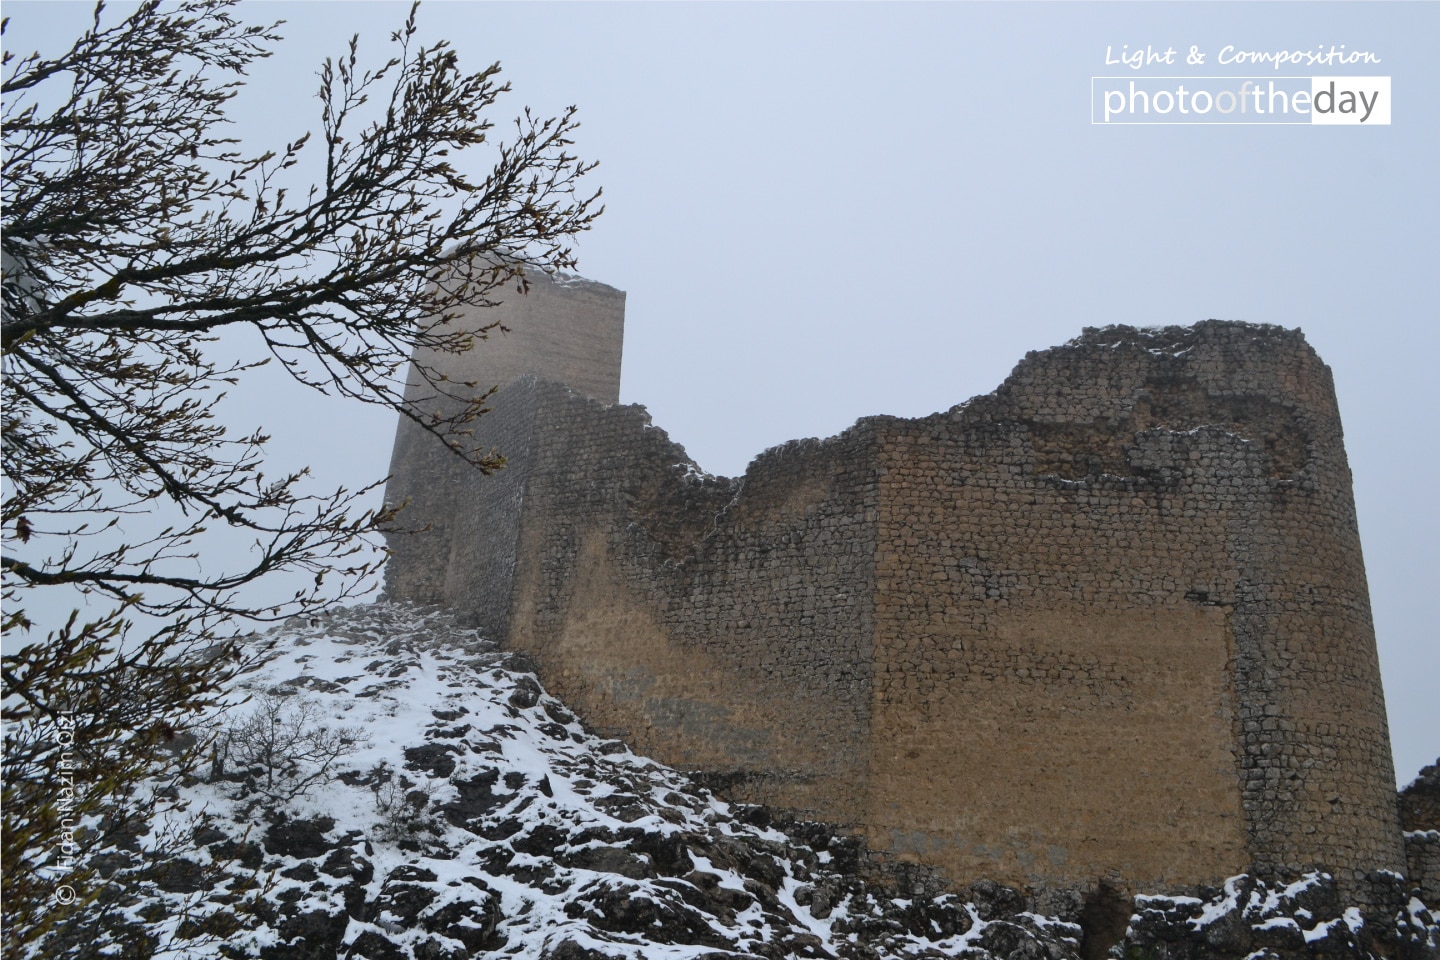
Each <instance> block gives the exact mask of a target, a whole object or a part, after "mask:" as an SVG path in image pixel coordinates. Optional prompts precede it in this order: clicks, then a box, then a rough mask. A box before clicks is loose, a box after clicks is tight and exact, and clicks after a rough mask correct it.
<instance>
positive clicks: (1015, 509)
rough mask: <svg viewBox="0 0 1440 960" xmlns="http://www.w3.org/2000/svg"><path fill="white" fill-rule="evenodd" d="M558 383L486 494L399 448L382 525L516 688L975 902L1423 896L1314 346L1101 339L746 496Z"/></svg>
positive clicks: (434, 457) (850, 435)
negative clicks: (1001, 893)
mask: <svg viewBox="0 0 1440 960" xmlns="http://www.w3.org/2000/svg"><path fill="white" fill-rule="evenodd" d="M604 302H605V303H608V304H610V305H613V303H614V302H615V298H613V297H611V298H610V299H609V300H608V301H604ZM571 306H572V307H573V304H571ZM570 319H571V322H573V323H575V324H578V325H579V326H580V327H581V328H582V330H581V332H582V333H584V330H585V329H589V328H588V327H587V326H586V324H587V321H586V319H585V315H584V311H583V310H573V311H572V313H571V314H570ZM612 320H613V318H612V317H610V316H609V315H608V314H607V315H606V316H605V317H602V318H601V320H597V321H596V325H597V328H603V330H606V331H613V330H614V329H615V326H614V324H613V322H612ZM602 321H603V322H602ZM606 324H609V325H608V326H607V325H606ZM592 333H593V331H592ZM585 335H586V336H589V334H585ZM606 335H608V334H606ZM479 350H480V353H481V354H482V355H483V351H484V350H485V345H483V344H482V345H481V346H480V348H479ZM607 356H609V355H607ZM542 359H543V358H542ZM572 359H573V358H572ZM570 362H571V361H570V360H567V361H565V363H570ZM604 362H610V361H609V360H605V359H603V358H602V359H600V360H597V361H596V365H597V367H598V366H600V365H603V363H604ZM613 362H614V371H613V372H614V374H615V377H616V382H617V383H618V351H616V352H615V353H614V354H613ZM565 363H559V364H556V363H550V364H549V365H548V366H547V364H546V363H541V364H539V365H538V367H537V369H536V370H535V373H537V374H538V376H525V377H522V378H521V379H518V380H516V381H514V382H511V383H509V384H508V385H507V386H505V387H504V388H503V389H502V390H501V391H500V392H499V393H498V394H497V395H496V396H495V397H494V400H493V407H494V412H492V413H491V414H488V415H487V416H485V417H484V418H482V420H481V421H480V424H479V426H478V427H477V436H480V437H482V438H483V439H484V440H485V441H486V442H487V443H493V444H494V445H495V446H496V447H497V448H498V449H500V450H501V452H502V453H504V454H505V455H506V457H507V458H508V459H509V465H508V466H507V468H506V469H505V470H503V471H501V472H500V473H498V474H496V475H495V476H493V477H489V478H485V477H480V476H478V475H473V474H466V473H465V472H464V471H463V470H462V469H460V468H459V467H458V466H457V464H456V463H451V462H448V461H445V460H444V456H445V455H444V454H443V451H441V450H440V449H439V445H438V444H429V445H427V444H424V443H421V442H419V441H418V440H417V438H415V437H413V436H407V435H406V433H405V431H404V430H402V431H401V435H400V436H399V437H398V438H397V444H396V454H395V459H394V464H393V468H392V469H393V473H394V478H393V480H392V486H391V496H392V499H393V500H396V501H398V500H399V499H401V498H409V499H410V500H411V502H412V507H411V510H410V511H407V519H406V522H407V524H411V525H414V526H423V525H424V524H432V527H431V529H430V531H429V532H428V533H425V534H421V535H418V536H401V535H396V536H393V537H391V547H392V550H393V551H394V555H393V557H392V559H391V561H390V565H389V567H388V569H387V590H388V591H389V593H390V594H391V595H392V596H395V597H397V598H402V599H411V600H418V601H423V602H440V603H443V604H445V605H446V606H448V607H450V608H452V609H454V610H456V611H459V612H461V613H463V614H466V615H468V616H470V617H471V618H473V619H474V620H476V621H477V622H478V623H479V624H480V625H482V626H483V627H484V628H485V629H486V630H487V631H488V632H490V633H491V634H492V635H494V636H496V637H498V638H502V639H503V640H504V641H505V642H506V643H507V644H509V645H510V646H512V647H514V648H516V649H520V650H524V651H526V652H528V653H530V654H531V655H532V656H533V657H534V658H535V660H536V662H537V663H538V664H539V666H540V672H541V675H542V676H543V677H544V679H545V682H546V684H547V686H548V687H549V688H550V689H551V690H552V691H554V692H555V693H556V694H557V695H559V696H561V697H563V698H564V699H565V700H566V701H567V702H568V703H570V704H571V705H572V706H574V707H576V708H577V709H579V710H580V711H581V712H582V713H583V714H584V715H585V716H586V719H587V721H588V722H590V723H591V724H592V725H593V726H595V727H596V728H597V729H599V730H600V731H601V732H603V733H605V734H607V735H612V736H620V737H624V738H625V739H626V740H627V741H628V742H630V743H631V744H632V746H634V747H635V748H636V749H637V750H641V751H643V752H647V753H650V754H652V755H654V756H656V757H657V758H659V759H661V760H663V761H664V762H667V763H670V764H674V765H679V766H682V767H686V768H690V769H695V770H697V771H700V772H701V773H702V774H703V776H704V777H706V778H707V781H708V782H710V783H713V784H716V785H721V786H725V787H726V788H727V790H728V793H729V795H730V796H732V797H736V798H739V799H744V800H748V801H757V802H764V803H768V804H772V805H775V806H778V807H781V808H785V809H788V810H791V811H794V812H796V813H799V814H802V815H804V816H809V817H814V818H817V819H823V820H827V821H831V822H837V823H840V824H843V825H846V826H847V827H849V828H850V829H853V830H855V831H856V832H858V833H861V834H863V835H864V836H865V837H866V839H867V841H868V842H869V844H870V846H871V847H872V848H873V849H875V850H878V851H882V852H884V853H885V854H886V855H887V856H889V857H891V858H893V859H895V860H897V861H901V862H904V861H911V862H918V863H923V864H928V865H931V866H933V867H938V868H939V869H941V870H942V871H944V872H945V873H947V874H949V875H950V876H951V877H952V878H954V879H955V880H957V881H959V882H966V881H968V880H971V879H975V878H977V877H982V876H983V877H991V878H995V879H999V880H1002V881H1005V882H1011V883H1015V884H1019V885H1024V886H1028V887H1030V888H1031V889H1043V888H1057V889H1058V888H1076V887H1085V886H1093V884H1095V883H1097V882H1099V881H1101V880H1104V881H1105V882H1107V883H1110V884H1113V885H1120V886H1128V887H1131V888H1134V887H1135V886H1137V885H1145V886H1146V887H1147V888H1149V889H1152V890H1153V889H1157V888H1160V887H1167V886H1169V887H1174V888H1176V889H1179V888H1181V887H1184V886H1187V885H1193V884H1197V883H1211V882H1215V881H1217V880H1219V879H1221V878H1223V877H1225V876H1229V875H1232V874H1235V873H1239V872H1243V871H1251V872H1254V873H1255V874H1257V875H1259V876H1262V877H1269V876H1277V877H1283V876H1286V875H1291V874H1296V873H1298V872H1300V871H1302V870H1305V869H1310V868H1316V867H1318V868H1322V869H1326V870H1330V871H1332V872H1334V873H1335V874H1336V877H1337V879H1338V881H1339V883H1340V884H1341V887H1342V888H1343V889H1344V890H1345V891H1346V894H1347V895H1348V896H1352V897H1356V898H1358V899H1361V900H1365V899H1366V898H1367V897H1368V896H1369V895H1368V894H1367V892H1366V891H1367V890H1368V889H1369V885H1370V884H1371V881H1372V880H1374V879H1375V878H1377V877H1381V874H1379V873H1377V871H1392V872H1394V873H1397V874H1403V873H1404V872H1405V870H1406V861H1405V854H1404V849H1403V846H1402V840H1401V834H1400V830H1399V826H1398V823H1397V820H1396V812H1395V800H1394V797H1395V792H1394V788H1395V785H1394V782H1393V773H1392V772H1391V771H1392V767H1391V759H1390V752H1389V737H1388V731H1387V728H1386V720H1385V712H1384V701H1383V694H1382V691H1381V687H1380V680H1379V670H1378V664H1377V659H1376V653H1375V642H1374V633H1373V627H1372V625H1371V620H1370V611H1369V599H1368V589H1367V586H1366V583H1365V574H1364V566H1363V561H1362V558H1361V553H1360V544H1359V539H1358V534H1357V530H1356V524H1355V515H1354V506H1353V502H1352V496H1351V486H1350V475H1349V469H1348V466H1347V464H1346V460H1345V453H1344V448H1343V440H1342V436H1341V429H1340V422H1339V416H1338V412H1337V408H1336V403H1335V397H1334V390H1333V385H1332V382H1331V378H1330V372H1329V370H1328V368H1326V367H1325V365H1324V364H1323V363H1322V362H1321V361H1320V360H1319V359H1318V358H1317V357H1316V356H1315V353H1314V351H1313V350H1311V348H1310V347H1309V346H1308V345H1307V344H1306V343H1305V341H1304V339H1303V337H1302V336H1301V334H1300V333H1299V332H1298V331H1288V330H1284V329H1281V328H1277V327H1266V326H1256V325H1249V324H1239V323H1224V322H1217V321H1209V322H1206V323H1202V324H1198V325H1196V326H1195V327H1191V328H1178V327H1169V328H1164V329H1155V330H1137V329H1132V328H1126V327H1109V328H1105V329H1100V330H1086V331H1085V332H1084V334H1082V336H1080V337H1079V338H1077V339H1076V340H1075V341H1072V342H1071V343H1069V344H1067V345H1065V346H1063V347H1058V348H1055V349H1052V350H1047V351H1043V352H1035V353H1031V354H1029V355H1028V356H1027V357H1026V358H1025V359H1024V360H1023V361H1022V362H1021V363H1020V364H1019V365H1018V366H1017V367H1016V369H1015V371H1014V373H1013V374H1012V375H1011V376H1010V377H1009V378H1008V379H1007V380H1006V382H1005V383H1004V384H1003V385H1002V386H1001V387H1000V388H999V389H997V390H996V391H995V392H994V393H993V394H990V395H988V396H984V397H977V398H975V399H974V400H971V401H969V402H968V403H965V404H961V405H960V406H957V407H955V408H953V409H952V410H950V411H947V412H944V413H939V414H935V415H933V416H930V417H925V418H920V419H916V420H902V419H898V418H891V417H875V418H868V419H865V420H862V421H860V422H859V423H857V424H856V425H855V426H854V427H853V428H851V429H850V430H848V431H846V432H845V433H843V434H841V435H839V436H837V437H834V438H831V439H828V440H824V441H816V440H805V441H795V442H792V443H790V444H787V445H785V446H782V447H779V448H776V449H774V450H770V451H767V452H766V453H764V454H762V455H761V456H760V457H758V458H756V460H755V461H754V462H753V463H752V464H751V466H750V468H749V469H748V470H747V472H746V474H745V476H744V477H742V478H738V479H727V478H719V477H711V476H707V475H705V474H704V473H703V472H701V471H700V470H699V468H698V467H697V466H696V465H695V464H694V463H693V462H692V461H691V460H690V459H689V458H688V457H687V456H686V455H685V453H684V451H683V449H681V448H680V447H679V446H677V445H676V444H674V443H672V442H671V441H670V440H669V439H668V437H666V435H665V434H664V432H663V431H661V430H659V429H657V428H655V427H654V426H653V425H652V424H651V423H650V421H649V417H648V415H647V414H646V413H645V411H644V410H643V408H641V407H636V406H619V405H615V404H613V402H601V400H607V401H613V397H604V398H601V400H596V399H592V398H590V397H587V396H585V395H583V394H582V393H580V392H577V391H574V390H572V389H570V388H569V387H567V386H565V385H563V384H562V383H559V382H555V380H557V379H562V377H561V376H560V374H561V373H563V371H562V370H560V369H559V368H561V367H564V366H565ZM587 376H588V377H589V378H590V382H592V383H594V382H605V380H606V378H605V375H604V371H598V372H597V371H596V370H591V371H589V373H588V374H587ZM431 447H433V448H434V449H433V450H432V449H430V448H431ZM451 460H453V458H451ZM412 518H413V519H412ZM417 520H418V521H421V522H418V523H417V522H416V521H417ZM1379 882H1380V884H1381V886H1385V883H1386V881H1384V880H1383V879H1382V880H1380V881H1379Z"/></svg>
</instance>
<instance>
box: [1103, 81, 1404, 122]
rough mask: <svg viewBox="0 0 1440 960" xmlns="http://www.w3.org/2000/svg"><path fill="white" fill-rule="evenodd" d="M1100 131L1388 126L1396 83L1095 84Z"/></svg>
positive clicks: (1191, 82)
mask: <svg viewBox="0 0 1440 960" xmlns="http://www.w3.org/2000/svg"><path fill="white" fill-rule="evenodd" d="M1090 122H1091V123H1094V124H1140V123H1150V124H1177V123H1231V124H1234V123H1248V124H1280V123H1285V124H1296V123H1307V124H1326V125H1332V126H1335V125H1353V126H1367V127H1373V126H1387V125H1389V123H1390V78H1389V77H1091V78H1090Z"/></svg>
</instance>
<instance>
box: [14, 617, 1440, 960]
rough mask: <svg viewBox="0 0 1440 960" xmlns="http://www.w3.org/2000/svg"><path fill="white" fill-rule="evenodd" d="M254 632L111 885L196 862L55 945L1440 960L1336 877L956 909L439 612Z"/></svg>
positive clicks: (1431, 945) (309, 951)
mask: <svg viewBox="0 0 1440 960" xmlns="http://www.w3.org/2000/svg"><path fill="white" fill-rule="evenodd" d="M254 643H255V645H256V647H257V648H258V647H260V646H262V645H269V646H272V647H273V650H272V652H271V656H270V659H269V660H268V661H267V662H266V663H265V664H264V665H263V666H261V667H260V668H258V669H255V670H253V671H251V672H249V673H247V674H246V675H244V677H243V683H242V685H241V686H240V687H237V689H236V690H235V692H234V696H233V697H232V706H231V708H230V709H229V711H228V712H227V714H226V715H225V716H224V717H222V718H218V719H217V721H216V723H217V727H216V729H217V730H219V731H220V732H221V736H220V737H219V740H218V741H217V742H218V744H219V745H220V749H219V750H218V752H217V753H216V754H215V755H214V756H213V758H212V760H211V762H210V764H209V767H208V773H207V778H206V780H205V781H203V782H195V783H190V784H188V785H186V786H184V787H182V788H181V789H180V791H179V794H178V797H179V800H180V801H181V807H182V808H183V809H181V810H177V811H176V812H175V813H174V814H173V815H172V816H171V817H170V818H169V820H168V821H166V822H160V823H156V824H153V825H152V829H151V831H150V833H148V834H144V835H141V836H137V837H133V838H129V839H128V840H127V842H125V843H123V844H122V845H121V846H120V847H117V848H116V849H115V850H113V851H111V852H110V853H108V854H106V855H105V856H108V857H110V858H111V859H110V860H109V861H107V863H108V866H107V867H106V868H105V872H108V873H109V875H110V876H111V877H114V878H118V877H121V876H125V875H127V874H130V875H132V877H133V876H135V875H138V874H136V873H135V871H137V870H139V869H140V868H139V867H137V866H136V865H137V864H138V863H140V862H141V861H142V860H143V859H144V858H145V855H146V853H147V851H151V852H153V851H155V850H156V849H157V848H163V847H164V846H165V845H166V844H167V843H168V844H173V843H174V840H173V837H174V836H175V835H176V834H177V832H179V831H184V832H185V833H186V834H187V835H188V836H189V837H191V838H193V840H194V841H196V842H198V847H199V850H200V851H201V852H200V854H198V855H196V854H193V853H191V854H185V855H182V856H181V857H179V858H178V859H174V858H171V859H168V860H164V861H162V863H161V864H160V866H158V867H151V868H148V872H145V871H141V873H143V876H144V879H143V881H142V887H143V890H144V895H143V896H141V897H138V898H134V897H112V902H111V911H110V915H109V920H107V922H106V924H105V929H104V931H103V932H96V931H95V930H93V929H86V930H85V931H83V933H82V931H81V928H79V927H72V928H62V930H61V932H60V933H59V934H57V936H56V938H55V939H54V940H52V941H51V942H50V943H48V944H47V945H46V947H45V949H44V950H42V951H40V952H37V953H35V954H33V956H36V957H39V956H62V955H64V956H78V955H82V954H83V953H84V952H85V951H84V950H82V949H81V947H84V948H85V949H88V950H89V951H90V952H91V953H97V954H100V955H104V954H106V953H111V954H113V955H127V956H149V955H153V954H157V953H164V952H166V951H168V955H172V956H173V955H179V956H185V957H193V958H197V960H199V958H221V957H226V958H235V957H262V958H275V960H292V958H293V960H300V958H307V960H309V958H326V960H329V958H337V957H363V958H368V960H461V958H467V957H473V956H492V955H493V956H497V957H500V956H506V957H517V958H551V960H591V958H609V957H617V958H618V957H628V958H667V960H692V958H693V960H702V958H703V960H726V958H728V960H741V958H757V957H765V958H777V960H778V958H783V957H826V958H846V960H851V958H853V960H871V958H924V957H968V958H976V960H980V958H986V957H1004V958H1015V960H1070V958H1075V960H1080V958H1082V957H1084V958H1087V960H1088V958H1092V957H1100V956H1104V955H1106V953H1107V952H1108V953H1109V954H1110V955H1111V956H1116V957H1121V956H1123V957H1134V958H1142V957H1143V958H1172V957H1173V958H1177V960H1179V958H1184V960H1192V958H1193V960H1198V958H1204V957H1215V958H1235V960H1240V958H1246V960H1259V958H1262V957H1265V958H1277V960H1288V958H1300V957H1312V956H1327V957H1328V956H1336V957H1341V956H1353V957H1357V958H1360V957H1369V956H1382V955H1383V956H1394V957H1399V958H1404V960H1410V958H1420V957H1434V956H1436V955H1437V954H1440V949H1437V948H1440V926H1437V923H1436V918H1435V916H1434V915H1432V914H1431V913H1430V912H1429V910H1427V908H1426V907H1425V905H1424V904H1423V903H1422V902H1421V901H1420V900H1419V899H1418V898H1413V897H1412V898H1411V899H1410V900H1409V902H1408V903H1406V904H1402V905H1399V906H1398V907H1397V909H1396V910H1394V911H1392V912H1391V913H1390V914H1389V915H1387V916H1378V917H1370V918H1368V922H1367V918H1365V917H1364V916H1362V914H1361V913H1360V911H1359V910H1356V909H1354V908H1353V907H1347V905H1346V904H1343V903H1341V902H1340V901H1339V899H1338V896H1337V894H1336V891H1335V887H1334V884H1333V883H1332V882H1331V881H1330V880H1329V878H1327V877H1324V876H1321V875H1312V876H1308V877H1305V878H1302V879H1300V880H1298V881H1297V882H1295V883H1292V884H1290V885H1288V886H1267V885H1266V884H1264V883H1261V882H1259V881H1256V880H1254V879H1252V878H1249V877H1238V878H1234V879H1232V880H1230V881H1229V882H1228V883H1226V884H1225V886H1224V888H1223V889H1220V890H1213V891H1197V893H1199V894H1200V895H1199V896H1196V897H1193V898H1184V897H1138V898H1135V899H1134V900H1133V902H1132V901H1130V900H1128V899H1127V898H1124V897H1121V896H1119V895H1118V894H1115V893H1114V892H1113V891H1112V892H1110V896H1109V897H1108V899H1107V897H1106V896H1100V897H1092V898H1091V900H1090V901H1089V902H1082V901H1081V899H1080V898H1078V897H1077V898H1076V899H1075V900H1074V901H1073V902H1059V903H1054V902H1052V903H1047V904H1046V907H1047V908H1048V910H1049V911H1050V912H1051V913H1058V914H1060V915H1059V916H1054V915H1051V916H1045V915H1041V914H1039V913H1036V912H1034V907H1035V905H1034V904H1032V903H1028V902H1027V901H1026V899H1025V898H1024V897H1023V896H1022V895H1021V894H1019V893H1018V892H1016V891H1013V890H1008V889H1005V888H1002V887H998V886H996V885H993V884H987V883H979V884H975V885H973V886H971V887H969V888H968V889H966V890H964V891H962V892H961V893H959V894H956V893H948V894H947V893H942V892H939V891H938V890H937V888H936V887H935V884H934V883H933V878H926V877H924V876H923V875H919V874H916V875H910V876H907V875H903V874H897V873H884V872H880V871H877V870H876V869H875V868H873V867H872V866H871V865H870V864H869V862H868V861H867V859H866V858H865V856H864V851H863V850H862V849H861V847H860V846H859V845H858V844H857V843H856V842H855V841H854V840H851V839H848V838H844V837H840V836H837V835H836V834H834V833H833V832H832V831H831V830H829V829H828V828H826V827H824V826H822V825H819V824H813V823H788V824H780V823H775V822H772V820H771V818H770V815H769V813H768V812H767V811H765V810H764V809H761V808H754V807H738V806H731V805H727V804H725V803H723V802H721V801H719V800H717V799H716V798H715V797H714V796H713V795H711V794H710V793H709V792H708V791H706V790H705V789H703V788H701V787H699V786H697V785H696V784H694V783H692V782H691V781H690V780H689V779H688V778H687V777H686V776H684V775H683V774H681V773H679V772H676V771H674V770H671V769H668V768H666V767H663V766H661V765H659V764H656V763H654V762H652V761H650V760H647V759H645V758H644V757H639V756H636V755H634V754H633V753H631V752H630V751H629V750H628V749H627V748H626V747H625V746H624V745H623V744H621V743H619V742H616V741H605V740H600V739H597V738H596V737H594V736H592V735H591V734H589V733H588V732H587V731H586V730H585V729H584V727H583V726H582V724H581V723H580V722H579V720H578V719H577V718H576V717H575V716H574V715H573V714H572V713H571V712H570V711H568V710H567V709H566V708H565V706H564V705H563V704H561V703H560V702H559V701H557V700H555V699H554V698H553V697H550V696H548V695H547V694H546V693H545V692H544V690H543V689H542V688H541V687H540V685H539V683H538V682H537V680H536V679H535V676H534V674H533V672H532V671H531V670H530V669H529V665H528V664H527V663H526V662H525V661H524V659H523V658H522V657H519V656H516V655H512V654H507V653H504V652H502V651H498V650H496V649H495V648H494V647H493V646H492V645H490V644H488V643H486V642H484V641H483V640H480V639H479V638H477V637H476V636H475V635H474V634H473V633H471V632H467V631H465V630H462V629H460V628H458V627H457V626H456V625H455V624H453V623H452V622H450V621H449V620H448V619H446V618H445V617H444V616H442V615H440V614H437V613H434V612H422V611H417V610H414V609H411V608H407V607H401V606H390V605H384V604H376V605H372V606H367V607H355V608H349V609H343V610H337V611H334V612H333V613H332V614H331V615H329V616H328V617H326V618H324V619H322V620H319V621H311V622H308V623H305V624H300V623H291V624H289V625H287V626H286V627H284V628H282V629H281V630H279V631H277V632H274V633H272V634H270V635H267V636H266V637H257V638H255V641H254ZM247 698H248V699H247ZM183 846H185V847H189V846H193V844H189V843H186V844H184V845H183ZM103 899H104V898H103V897H102V900H103ZM67 929H68V932H67ZM81 939H83V940H84V943H83V944H82V943H80V942H79V941H80V940H81ZM112 947H113V948H114V949H113V950H111V948H112Z"/></svg>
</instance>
